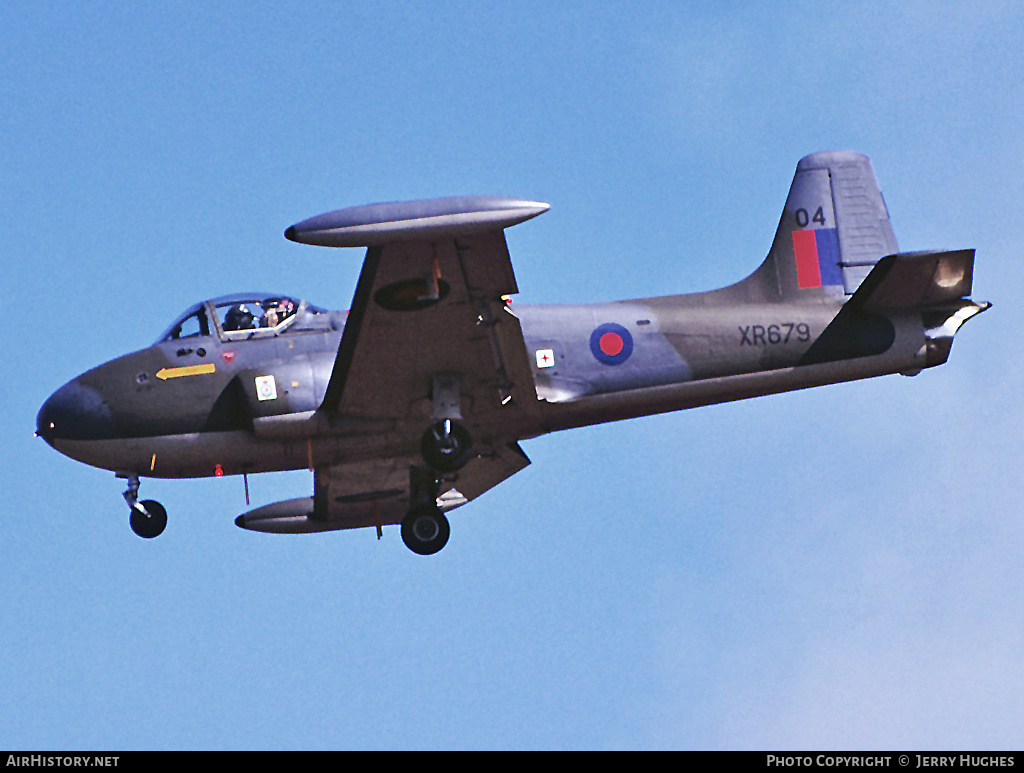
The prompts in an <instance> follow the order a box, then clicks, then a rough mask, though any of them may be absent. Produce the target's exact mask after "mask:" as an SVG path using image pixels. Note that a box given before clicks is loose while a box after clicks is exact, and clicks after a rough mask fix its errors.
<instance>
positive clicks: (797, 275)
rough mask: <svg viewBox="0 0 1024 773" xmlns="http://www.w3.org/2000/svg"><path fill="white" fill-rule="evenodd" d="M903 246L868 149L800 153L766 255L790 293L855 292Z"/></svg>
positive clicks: (802, 296) (783, 290)
mask: <svg viewBox="0 0 1024 773" xmlns="http://www.w3.org/2000/svg"><path fill="white" fill-rule="evenodd" d="M896 252H899V248H898V247H897V245H896V237H895V235H894V234H893V230H892V225H891V224H890V222H889V214H888V212H887V211H886V208H885V202H884V201H883V200H882V193H881V191H880V190H879V188H878V183H877V181H876V180H875V173H874V170H872V168H871V161H869V160H868V158H867V156H863V155H861V154H859V153H852V152H849V151H825V152H822V153H814V154H812V155H809V156H805V157H804V158H802V159H801V160H800V163H799V164H797V167H796V175H795V176H794V178H793V185H792V187H791V188H790V189H789V197H788V198H787V199H786V208H785V210H784V211H783V213H782V220H781V221H780V222H779V229H778V231H777V232H776V234H775V241H774V242H773V244H772V251H771V254H770V255H769V258H768V261H766V262H767V263H769V264H774V269H775V275H776V279H777V281H778V289H779V292H780V294H781V296H782V299H783V300H787V301H792V300H815V299H818V298H820V297H821V296H822V295H823V294H824V295H830V296H839V297H843V296H848V295H852V294H853V293H854V292H855V291H856V289H857V288H858V287H859V286H860V283H861V282H862V281H863V279H864V277H865V276H867V275H868V273H869V272H870V271H871V268H872V267H873V266H874V265H875V263H877V262H878V260H879V259H880V258H883V257H885V256H886V255H892V254H894V253H896ZM766 268H767V267H766ZM759 273H761V275H762V277H765V275H766V274H770V273H771V272H770V271H768V272H763V273H762V272H759Z"/></svg>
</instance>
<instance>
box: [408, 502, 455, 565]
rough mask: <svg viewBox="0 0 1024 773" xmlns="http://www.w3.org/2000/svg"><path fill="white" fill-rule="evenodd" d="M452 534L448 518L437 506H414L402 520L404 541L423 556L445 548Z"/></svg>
mask: <svg viewBox="0 0 1024 773" xmlns="http://www.w3.org/2000/svg"><path fill="white" fill-rule="evenodd" d="M450 534H451V527H450V526H449V524H448V519H447V518H445V517H444V513H442V512H441V511H440V510H438V509H437V507H432V506H430V505H426V506H421V507H414V508H413V509H412V510H410V511H409V514H408V515H406V516H405V518H404V519H403V520H402V541H403V542H404V543H405V546H406V547H407V548H409V550H411V551H412V552H413V553H416V554H418V555H421V556H429V555H433V554H434V553H436V552H437V551H439V550H440V549H441V548H443V547H444V546H445V545H446V544H447V543H448V536H449V535H450Z"/></svg>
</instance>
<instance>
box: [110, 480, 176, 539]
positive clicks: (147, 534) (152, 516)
mask: <svg viewBox="0 0 1024 773" xmlns="http://www.w3.org/2000/svg"><path fill="white" fill-rule="evenodd" d="M121 477H125V478H127V479H128V490H127V491H125V492H124V501H125V502H127V503H128V509H129V511H130V513H131V515H130V516H129V518H128V523H129V524H130V525H131V527H132V531H133V532H135V533H136V534H138V535H139V536H140V537H143V538H144V539H153V537H159V536H160V534H161V533H162V532H163V530H164V527H165V526H167V511H166V510H165V509H164V506H163V505H161V504H160V503H159V502H155V501H153V500H152V499H145V500H143V501H142V502H140V501H139V476H138V475H124V476H121Z"/></svg>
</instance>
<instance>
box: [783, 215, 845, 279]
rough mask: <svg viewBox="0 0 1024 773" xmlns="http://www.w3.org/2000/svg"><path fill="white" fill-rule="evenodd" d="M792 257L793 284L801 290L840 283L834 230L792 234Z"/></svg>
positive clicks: (820, 229) (794, 232)
mask: <svg viewBox="0 0 1024 773" xmlns="http://www.w3.org/2000/svg"><path fill="white" fill-rule="evenodd" d="M793 254H794V256H795V258H796V283H797V287H799V288H800V289H801V290H804V289H807V288H809V287H821V286H822V285H841V284H842V283H843V272H842V270H841V269H840V267H839V239H838V237H837V236H836V229H835V228H813V229H805V230H803V231H793Z"/></svg>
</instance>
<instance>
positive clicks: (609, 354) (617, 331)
mask: <svg viewBox="0 0 1024 773" xmlns="http://www.w3.org/2000/svg"><path fill="white" fill-rule="evenodd" d="M590 351H591V353H592V354H593V355H594V357H596V358H597V360H598V361H599V362H603V363H604V364H605V365H621V364H622V363H624V362H625V361H626V360H628V359H629V355H631V354H632V353H633V336H631V335H630V334H629V331H628V330H626V328H624V327H623V326H622V325H616V324H615V323H614V322H606V323H605V324H603V325H598V326H597V327H596V328H595V329H594V332H593V333H591V334H590Z"/></svg>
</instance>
